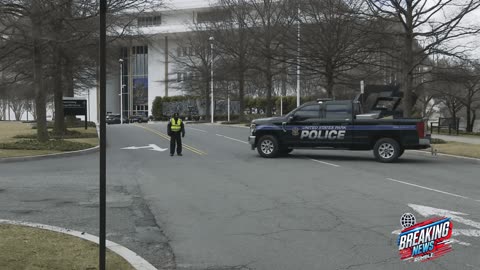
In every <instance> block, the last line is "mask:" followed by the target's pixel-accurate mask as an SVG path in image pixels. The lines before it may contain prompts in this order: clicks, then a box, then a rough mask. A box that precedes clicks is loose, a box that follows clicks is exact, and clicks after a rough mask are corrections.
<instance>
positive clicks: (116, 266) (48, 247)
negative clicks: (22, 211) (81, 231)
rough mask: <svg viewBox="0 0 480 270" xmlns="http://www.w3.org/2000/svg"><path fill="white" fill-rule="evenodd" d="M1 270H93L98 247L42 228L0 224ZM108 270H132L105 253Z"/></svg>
mask: <svg viewBox="0 0 480 270" xmlns="http://www.w3.org/2000/svg"><path fill="white" fill-rule="evenodd" d="M0 239H2V241H0V262H2V263H1V264H2V269H30V270H65V269H69V270H96V269H98V245H97V244H95V243H92V242H90V241H86V240H83V239H80V238H77V237H74V236H71V235H66V234H63V233H57V232H52V231H47V230H43V229H37V228H31V227H25V226H18V225H8V224H0ZM107 269H108V270H134V268H133V267H132V266H131V265H130V264H129V263H128V262H127V261H126V260H125V259H123V258H122V257H120V256H118V255H117V254H116V253H113V252H111V251H109V250H107Z"/></svg>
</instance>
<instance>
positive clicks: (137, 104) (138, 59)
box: [107, 0, 210, 116]
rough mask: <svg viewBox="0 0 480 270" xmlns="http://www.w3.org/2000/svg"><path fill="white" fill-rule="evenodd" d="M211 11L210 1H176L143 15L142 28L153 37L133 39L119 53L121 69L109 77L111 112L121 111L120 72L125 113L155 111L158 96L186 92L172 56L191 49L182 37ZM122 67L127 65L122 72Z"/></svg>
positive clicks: (140, 22) (108, 95)
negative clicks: (142, 39)
mask: <svg viewBox="0 0 480 270" xmlns="http://www.w3.org/2000/svg"><path fill="white" fill-rule="evenodd" d="M209 10H210V3H209V1H208V0H207V1H205V0H188V1H185V0H172V1H170V2H166V7H165V8H163V9H161V10H159V11H157V12H155V13H149V14H145V15H142V17H140V18H138V19H137V25H138V27H139V30H141V31H142V32H143V33H144V34H147V35H149V36H150V37H151V40H150V42H149V44H143V43H141V41H135V42H130V44H126V46H125V47H123V48H122V49H121V51H119V52H118V55H119V59H122V64H120V62H119V66H118V72H117V73H116V74H115V72H114V71H113V72H112V73H111V74H112V75H110V76H108V77H107V112H111V113H115V114H118V113H120V73H122V75H123V76H122V84H123V85H124V88H123V113H124V116H127V115H136V114H144V115H149V116H150V115H151V114H152V104H153V101H154V99H155V97H157V96H161V97H165V96H176V95H182V94H183V92H182V91H181V90H179V89H181V88H180V87H178V85H177V84H178V83H179V82H180V81H181V80H182V76H181V74H177V71H176V68H175V60H174V59H172V57H171V55H176V56H182V54H186V53H188V52H189V48H187V47H184V46H182V44H180V43H181V42H180V39H179V38H180V37H181V36H182V35H185V34H188V32H189V31H191V30H190V29H191V26H192V25H193V24H194V23H196V22H197V21H198V20H202V18H203V17H202V16H205V15H207V12H208V11H209ZM120 66H123V69H122V71H120V69H121V68H120Z"/></svg>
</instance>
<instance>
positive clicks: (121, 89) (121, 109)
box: [118, 59, 123, 125]
mask: <svg viewBox="0 0 480 270" xmlns="http://www.w3.org/2000/svg"><path fill="white" fill-rule="evenodd" d="M118 62H119V63H120V125H123V59H119V60H118Z"/></svg>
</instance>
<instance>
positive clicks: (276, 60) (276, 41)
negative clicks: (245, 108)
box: [242, 0, 297, 116]
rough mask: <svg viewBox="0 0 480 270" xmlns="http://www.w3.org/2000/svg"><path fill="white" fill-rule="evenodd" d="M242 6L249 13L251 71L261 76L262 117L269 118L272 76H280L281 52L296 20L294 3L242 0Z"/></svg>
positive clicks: (269, 0)
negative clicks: (263, 91)
mask: <svg viewBox="0 0 480 270" xmlns="http://www.w3.org/2000/svg"><path fill="white" fill-rule="evenodd" d="M242 4H243V5H245V7H244V8H245V9H246V10H249V11H250V12H249V13H248V18H247V23H246V25H247V26H248V28H247V29H248V31H249V34H250V35H251V37H252V39H251V40H252V42H253V44H252V47H253V48H255V50H254V51H253V52H252V55H253V57H254V58H253V59H254V60H253V61H255V62H256V63H257V64H256V65H255V66H254V69H255V70H257V71H258V72H259V73H260V74H259V75H261V77H262V85H260V87H259V88H264V89H265V95H266V100H267V104H266V114H267V116H272V109H273V106H274V102H273V100H272V94H273V92H274V89H273V86H274V77H275V76H276V75H279V74H281V73H282V68H281V66H282V60H283V59H284V55H283V51H284V50H283V49H284V48H285V47H286V46H285V44H286V43H287V39H288V35H287V33H288V30H289V29H290V28H291V27H292V26H293V25H294V23H295V22H296V20H297V12H296V11H297V4H296V3H295V2H294V1H289V0H284V1H274V0H263V1H256V0H244V1H242Z"/></svg>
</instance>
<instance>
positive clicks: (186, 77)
mask: <svg viewBox="0 0 480 270" xmlns="http://www.w3.org/2000/svg"><path fill="white" fill-rule="evenodd" d="M191 79H192V73H191V72H177V82H184V81H190V80H191Z"/></svg>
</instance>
